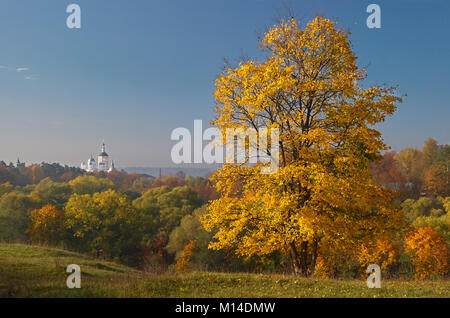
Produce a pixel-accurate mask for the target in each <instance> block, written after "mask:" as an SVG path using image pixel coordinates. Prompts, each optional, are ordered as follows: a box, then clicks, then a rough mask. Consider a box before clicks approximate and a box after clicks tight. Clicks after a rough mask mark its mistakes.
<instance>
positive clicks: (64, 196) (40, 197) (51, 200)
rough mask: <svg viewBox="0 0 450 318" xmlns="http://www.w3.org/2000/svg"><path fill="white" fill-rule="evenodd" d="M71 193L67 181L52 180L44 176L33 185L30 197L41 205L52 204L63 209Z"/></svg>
mask: <svg viewBox="0 0 450 318" xmlns="http://www.w3.org/2000/svg"><path fill="white" fill-rule="evenodd" d="M71 194H72V189H71V188H70V186H69V185H68V184H67V183H60V182H54V181H53V180H52V179H50V178H45V179H43V180H41V182H39V184H38V185H36V186H35V187H34V190H33V191H32V192H31V193H30V197H31V198H32V199H33V200H35V201H36V202H38V203H39V205H41V206H43V205H46V204H53V205H54V206H56V207H57V208H58V209H63V208H64V205H65V203H66V202H67V200H68V199H69V197H70V195H71Z"/></svg>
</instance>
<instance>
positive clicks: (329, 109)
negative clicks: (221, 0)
mask: <svg viewBox="0 0 450 318" xmlns="http://www.w3.org/2000/svg"><path fill="white" fill-rule="evenodd" d="M260 44H261V45H260V47H261V49H263V50H264V51H265V52H266V53H267V58H265V59H264V60H262V61H257V60H253V61H247V62H242V63H240V64H239V65H237V66H235V67H229V68H228V69H226V70H224V72H223V73H222V74H221V75H220V76H219V77H218V78H217V80H216V83H215V84H216V90H215V93H214V96H215V100H216V110H215V112H216V117H215V120H214V121H213V122H212V124H213V125H215V126H217V127H218V128H219V129H220V130H221V131H222V133H223V135H225V131H226V129H227V128H242V129H244V130H245V129H247V128H252V129H256V130H257V131H263V130H264V129H266V128H269V129H270V128H278V129H279V132H280V140H279V151H280V158H279V169H278V171H277V172H276V173H273V174H262V173H261V172H260V167H259V165H260V164H262V163H260V164H256V165H255V164H246V163H244V164H226V165H224V166H223V168H222V169H220V170H218V171H217V172H216V173H215V174H214V175H213V176H212V180H213V181H214V182H215V187H216V189H217V191H218V193H219V194H220V198H219V199H217V200H214V201H212V202H211V203H210V204H209V206H208V213H207V214H206V215H204V217H203V218H202V224H203V226H204V227H205V228H206V229H207V230H208V231H211V230H213V229H217V234H216V235H215V237H214V240H213V241H212V242H211V243H210V248H213V249H234V250H235V251H236V253H237V254H239V255H245V256H251V255H266V254H270V253H272V252H274V251H280V252H282V253H285V254H286V255H289V256H290V258H291V260H292V264H293V270H294V272H295V273H296V274H299V275H303V276H308V275H311V274H313V272H314V267H315V264H316V263H317V258H318V256H319V255H320V252H319V249H320V248H324V246H326V248H327V249H329V250H331V251H332V250H352V249H356V248H357V247H358V246H359V245H360V243H361V241H362V239H364V238H366V239H367V238H373V239H375V238H376V237H377V236H378V235H383V236H387V237H389V236H394V235H396V233H397V231H398V229H399V228H401V227H402V224H403V217H402V215H401V213H400V211H398V210H396V209H395V207H394V206H393V205H391V204H390V201H391V199H392V198H393V196H394V192H392V191H390V190H387V189H385V188H382V187H380V186H377V185H374V184H372V183H371V181H370V176H369V172H368V164H369V162H370V161H371V160H373V159H375V158H377V157H378V156H380V151H381V150H385V149H387V147H386V146H385V144H384V143H383V141H382V139H381V134H380V133H379V132H378V131H377V130H376V129H374V128H373V125H374V124H376V123H378V122H381V121H383V120H384V119H385V117H386V116H388V115H391V114H392V113H393V112H394V111H395V109H396V106H395V104H396V103H398V102H401V98H400V97H397V96H396V95H395V88H392V87H382V86H372V87H368V88H364V87H363V85H362V84H361V82H362V80H363V79H364V78H365V71H364V70H362V69H359V68H358V67H357V65H356V56H355V55H354V53H353V52H352V49H351V43H350V40H349V39H348V33H347V32H344V31H343V30H341V29H338V28H337V27H336V24H335V23H334V22H332V21H330V20H328V19H325V18H322V17H317V18H316V19H314V20H313V21H311V22H309V23H308V24H307V25H306V26H305V27H304V28H301V27H300V25H299V24H298V23H297V21H296V20H294V19H291V20H285V21H282V22H281V23H279V24H277V25H275V26H273V27H272V28H271V29H270V30H269V31H268V32H266V34H265V36H264V37H263V38H262V39H261V42H260ZM267 155H270V149H269V150H268V153H267ZM324 242H326V243H324Z"/></svg>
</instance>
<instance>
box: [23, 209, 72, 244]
mask: <svg viewBox="0 0 450 318" xmlns="http://www.w3.org/2000/svg"><path fill="white" fill-rule="evenodd" d="M27 233H28V234H29V235H30V239H31V241H32V242H37V243H44V244H49V243H53V244H55V243H58V242H59V241H60V240H61V239H62V238H63V236H64V214H63V212H61V211H60V210H58V208H57V207H56V206H54V205H52V204H47V205H45V206H44V207H42V208H41V209H36V210H33V211H32V212H31V215H30V223H29V226H28V229H27Z"/></svg>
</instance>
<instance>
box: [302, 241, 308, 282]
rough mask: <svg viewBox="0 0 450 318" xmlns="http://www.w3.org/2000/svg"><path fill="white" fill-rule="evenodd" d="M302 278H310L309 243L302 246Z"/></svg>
mask: <svg viewBox="0 0 450 318" xmlns="http://www.w3.org/2000/svg"><path fill="white" fill-rule="evenodd" d="M300 276H303V277H306V276H308V241H303V242H302V243H301V244H300Z"/></svg>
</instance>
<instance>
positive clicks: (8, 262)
mask: <svg viewBox="0 0 450 318" xmlns="http://www.w3.org/2000/svg"><path fill="white" fill-rule="evenodd" d="M69 264H78V265H79V266H80V267H81V288H80V289H69V288H67V287H66V278H67V276H68V275H69V274H67V273H66V267H67V265H69ZM0 297H371V298H372V297H450V284H449V282H448V281H419V282H416V281H382V288H381V289H369V288H367V287H366V284H365V281H363V280H345V281H344V280H325V279H302V278H297V277H293V276H284V275H262V274H247V273H237V274H235V273H202V272H194V273H189V274H184V275H174V274H171V275H170V274H167V275H159V276H157V275H148V274H145V273H142V272H139V271H136V270H134V269H131V268H129V267H126V266H123V265H119V264H116V263H112V262H104V261H99V260H97V259H93V258H90V257H87V256H84V255H80V254H77V253H73V252H68V251H64V250H58V249H51V248H43V247H37V246H28V245H21V244H3V243H0Z"/></svg>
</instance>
